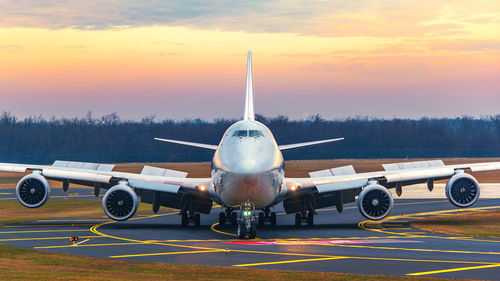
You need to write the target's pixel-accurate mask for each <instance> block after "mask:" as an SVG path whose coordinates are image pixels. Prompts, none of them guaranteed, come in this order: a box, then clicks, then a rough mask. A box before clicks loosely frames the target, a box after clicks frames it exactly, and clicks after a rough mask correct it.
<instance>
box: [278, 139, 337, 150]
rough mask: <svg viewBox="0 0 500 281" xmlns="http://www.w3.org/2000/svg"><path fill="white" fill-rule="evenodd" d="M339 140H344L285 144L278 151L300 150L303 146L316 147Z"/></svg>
mask: <svg viewBox="0 0 500 281" xmlns="http://www.w3.org/2000/svg"><path fill="white" fill-rule="evenodd" d="M341 140H344V138H336V139H326V140H319V141H309V142H301V143H292V144H285V145H280V146H279V149H280V150H287V149H294V148H300V147H305V146H311V145H317V144H322V143H329V142H336V141H341Z"/></svg>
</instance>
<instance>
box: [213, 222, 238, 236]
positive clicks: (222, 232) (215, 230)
mask: <svg viewBox="0 0 500 281" xmlns="http://www.w3.org/2000/svg"><path fill="white" fill-rule="evenodd" d="M217 225H219V223H218V222H216V223H214V224H212V225H211V226H210V229H211V230H212V231H214V232H217V233H221V234H225V235H230V236H238V235H236V234H233V233H229V232H224V231H220V230H218V229H215V227H216V226H217Z"/></svg>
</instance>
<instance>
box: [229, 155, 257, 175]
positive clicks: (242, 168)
mask: <svg viewBox="0 0 500 281" xmlns="http://www.w3.org/2000/svg"><path fill="white" fill-rule="evenodd" d="M261 168H262V167H260V165H259V164H258V163H257V161H255V159H249V158H247V159H243V160H242V161H240V162H239V163H238V164H237V165H236V167H235V168H234V172H235V173H238V174H254V173H258V172H261V170H262V169H261Z"/></svg>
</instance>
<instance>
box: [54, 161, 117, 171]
mask: <svg viewBox="0 0 500 281" xmlns="http://www.w3.org/2000/svg"><path fill="white" fill-rule="evenodd" d="M52 167H61V168H70V169H85V170H94V171H108V172H109V171H112V170H113V169H114V168H115V165H112V164H100V163H91V162H76V161H61V160H56V161H54V163H53V164H52Z"/></svg>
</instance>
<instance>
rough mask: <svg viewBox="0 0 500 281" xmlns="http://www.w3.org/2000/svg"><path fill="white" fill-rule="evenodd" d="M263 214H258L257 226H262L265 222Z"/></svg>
mask: <svg viewBox="0 0 500 281" xmlns="http://www.w3.org/2000/svg"><path fill="white" fill-rule="evenodd" d="M265 219H266V218H265V216H264V213H262V212H261V213H259V225H264V220H265Z"/></svg>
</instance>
